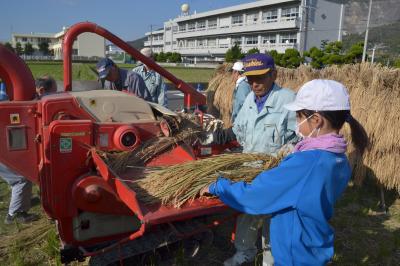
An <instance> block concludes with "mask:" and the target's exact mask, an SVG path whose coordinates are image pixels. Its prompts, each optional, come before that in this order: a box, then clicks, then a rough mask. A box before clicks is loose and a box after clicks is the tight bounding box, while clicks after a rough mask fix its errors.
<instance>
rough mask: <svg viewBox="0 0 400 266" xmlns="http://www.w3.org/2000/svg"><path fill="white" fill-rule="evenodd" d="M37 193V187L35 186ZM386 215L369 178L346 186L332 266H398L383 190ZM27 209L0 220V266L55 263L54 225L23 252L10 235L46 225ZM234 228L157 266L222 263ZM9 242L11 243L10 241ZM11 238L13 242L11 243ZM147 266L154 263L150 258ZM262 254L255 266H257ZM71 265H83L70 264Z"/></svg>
mask: <svg viewBox="0 0 400 266" xmlns="http://www.w3.org/2000/svg"><path fill="white" fill-rule="evenodd" d="M35 193H37V188H35ZM385 197H386V204H387V206H388V209H389V213H388V214H385V213H384V212H382V211H381V209H380V206H379V203H380V194H379V189H378V187H377V186H376V184H375V181H374V180H368V181H367V184H365V186H363V187H358V186H354V185H352V184H350V186H349V187H348V188H347V190H346V192H345V193H344V196H343V197H342V199H340V200H339V202H338V205H337V208H336V213H335V217H334V218H333V220H332V225H333V227H334V228H335V230H336V241H335V256H334V259H333V263H332V265H398V264H399V262H400V199H399V197H398V194H397V193H395V192H394V191H386V194H385ZM8 199H9V189H8V186H7V184H6V183H4V182H2V181H1V182H0V217H1V219H3V218H4V216H5V214H6V212H7V209H8ZM32 211H33V212H35V213H38V214H40V215H41V216H42V219H41V221H38V222H35V223H33V224H32V225H21V224H13V225H5V224H4V223H3V220H1V221H0V243H4V245H6V246H7V247H8V248H7V249H6V250H3V249H1V247H0V265H18V266H22V265H60V261H59V256H58V252H59V250H58V248H59V240H58V236H57V234H56V230H55V227H54V225H53V224H50V223H49V231H48V232H47V234H46V236H45V237H44V238H43V239H41V240H40V241H38V242H37V243H35V244H34V245H32V246H30V247H29V248H27V247H26V246H25V244H26V243H24V242H21V241H19V240H18V238H15V236H18V235H21V234H22V235H29V234H33V232H34V231H33V230H34V229H35V227H38V226H39V225H40V224H42V223H43V222H48V221H47V219H46V218H45V214H44V213H43V212H42V211H41V208H40V206H39V205H36V206H34V207H33V208H32ZM232 228H233V224H232V223H227V224H224V225H222V226H219V227H217V228H216V229H215V236H214V243H213V244H212V246H210V247H206V248H203V249H200V251H199V254H198V256H196V257H195V258H187V257H185V256H184V254H183V253H182V252H183V250H181V249H178V250H175V251H170V254H169V256H170V258H169V259H167V260H163V262H162V263H161V264H157V265H221V263H222V262H223V261H224V260H225V259H226V258H228V257H229V256H231V255H232V254H233V253H234V248H233V245H232V244H231V243H230V233H231V231H232ZM11 239H14V240H11ZM15 239H16V240H15ZM148 261H149V264H148V265H155V264H154V259H153V258H150V259H149V260H148ZM261 264H262V256H261V255H260V256H258V257H257V261H256V262H255V263H250V264H247V266H250V265H261ZM72 265H87V262H85V263H74V264H72Z"/></svg>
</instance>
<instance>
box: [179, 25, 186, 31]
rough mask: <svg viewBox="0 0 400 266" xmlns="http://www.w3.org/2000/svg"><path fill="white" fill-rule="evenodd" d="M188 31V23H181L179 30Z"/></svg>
mask: <svg viewBox="0 0 400 266" xmlns="http://www.w3.org/2000/svg"><path fill="white" fill-rule="evenodd" d="M185 31H186V24H183V25H179V32H185Z"/></svg>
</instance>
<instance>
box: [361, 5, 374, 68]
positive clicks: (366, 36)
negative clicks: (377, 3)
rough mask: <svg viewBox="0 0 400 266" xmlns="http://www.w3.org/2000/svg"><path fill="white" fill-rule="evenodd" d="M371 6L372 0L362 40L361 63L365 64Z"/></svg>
mask: <svg viewBox="0 0 400 266" xmlns="http://www.w3.org/2000/svg"><path fill="white" fill-rule="evenodd" d="M371 6H372V0H369V8H368V19H367V29H366V31H365V40H364V49H363V55H362V62H365V59H366V57H367V44H368V30H369V21H370V19H371Z"/></svg>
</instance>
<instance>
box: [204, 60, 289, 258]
mask: <svg viewBox="0 0 400 266" xmlns="http://www.w3.org/2000/svg"><path fill="white" fill-rule="evenodd" d="M243 65H244V74H245V75H246V77H247V79H248V82H249V84H250V86H251V89H252V91H251V92H250V93H249V94H248V95H247V97H246V99H245V101H244V103H243V105H242V108H241V109H240V111H239V113H238V114H237V116H236V119H235V121H234V123H233V127H232V128H228V129H225V130H217V131H215V132H213V133H212V134H209V135H208V137H207V139H206V140H205V141H203V142H202V144H211V143H215V144H220V145H222V144H225V143H229V142H231V141H233V140H237V141H238V142H239V143H240V145H241V146H242V147H243V153H264V154H269V155H272V156H276V155H277V153H278V151H279V150H280V149H281V148H282V146H284V145H286V144H289V143H293V142H295V141H297V137H296V134H295V124H296V117H295V113H294V112H290V111H288V110H286V109H284V108H283V106H284V105H285V104H287V103H290V102H292V101H293V100H294V99H295V94H294V92H293V91H291V90H289V89H284V88H281V87H279V86H278V85H277V84H276V83H275V80H276V75H277V70H276V68H275V62H274V59H273V58H272V57H271V56H269V55H266V54H261V53H259V54H252V55H248V56H246V57H245V58H244V59H243ZM236 225H237V226H236V234H235V243H234V244H235V247H236V253H235V254H234V255H233V256H232V257H231V258H229V259H227V260H226V261H225V262H224V265H241V264H243V263H247V262H251V261H253V260H254V258H255V256H256V254H257V246H256V242H257V239H258V232H259V230H260V229H261V228H262V230H263V234H262V236H263V241H262V245H263V250H264V256H263V258H264V261H263V265H272V264H273V257H272V254H271V251H270V248H269V235H268V231H269V230H268V225H269V220H268V219H267V217H266V216H264V215H250V214H241V215H239V216H238V218H237V221H236Z"/></svg>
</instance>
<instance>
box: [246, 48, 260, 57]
mask: <svg viewBox="0 0 400 266" xmlns="http://www.w3.org/2000/svg"><path fill="white" fill-rule="evenodd" d="M259 53H260V50H258V48H256V47H254V48H251V49H250V50H248V51H247V53H246V55H249V54H259Z"/></svg>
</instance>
